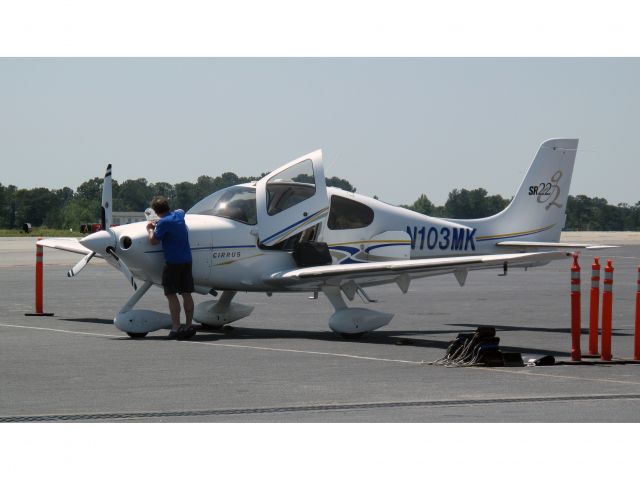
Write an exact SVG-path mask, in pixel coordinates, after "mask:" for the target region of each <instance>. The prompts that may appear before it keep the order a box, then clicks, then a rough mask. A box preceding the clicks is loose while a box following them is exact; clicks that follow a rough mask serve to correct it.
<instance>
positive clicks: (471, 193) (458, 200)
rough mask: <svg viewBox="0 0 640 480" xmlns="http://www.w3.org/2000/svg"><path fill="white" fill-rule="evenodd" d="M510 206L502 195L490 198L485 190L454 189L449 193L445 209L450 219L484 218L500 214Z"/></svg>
mask: <svg viewBox="0 0 640 480" xmlns="http://www.w3.org/2000/svg"><path fill="white" fill-rule="evenodd" d="M508 204H509V200H506V199H504V198H502V197H501V196H500V195H493V196H491V197H489V196H488V195H487V191H486V190H485V189H484V188H476V189H474V190H467V189H465V188H463V189H462V190H457V189H454V190H452V191H451V192H450V193H449V198H448V199H447V202H446V203H445V205H444V209H445V212H446V216H447V217H449V218H460V219H463V218H483V217H488V216H490V215H494V214H496V213H498V212H499V211H501V210H503V209H504V208H505V207H506V206H507V205H508Z"/></svg>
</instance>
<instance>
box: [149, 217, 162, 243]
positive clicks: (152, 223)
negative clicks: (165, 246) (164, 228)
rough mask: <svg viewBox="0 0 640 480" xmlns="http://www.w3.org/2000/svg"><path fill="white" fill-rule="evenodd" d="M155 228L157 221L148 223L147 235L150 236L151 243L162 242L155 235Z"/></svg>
mask: <svg viewBox="0 0 640 480" xmlns="http://www.w3.org/2000/svg"><path fill="white" fill-rule="evenodd" d="M155 229H156V224H155V222H149V223H147V236H148V237H149V243H150V244H151V245H158V244H159V243H160V240H158V239H157V238H156V237H154V236H153V234H154V232H155Z"/></svg>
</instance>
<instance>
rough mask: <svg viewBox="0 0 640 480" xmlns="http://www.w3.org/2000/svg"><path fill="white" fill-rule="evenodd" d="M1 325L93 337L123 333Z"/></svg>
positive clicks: (113, 336) (1, 324) (117, 336)
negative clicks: (110, 333)
mask: <svg viewBox="0 0 640 480" xmlns="http://www.w3.org/2000/svg"><path fill="white" fill-rule="evenodd" d="M0 327H11V328H26V329H29V330H44V331H47V332H56V333H71V334H73V335H89V336H93V337H109V338H121V337H122V335H109V334H106V333H92V332H77V331H75V330H61V329H58V328H45V327H27V326H26V325H10V324H8V323H0Z"/></svg>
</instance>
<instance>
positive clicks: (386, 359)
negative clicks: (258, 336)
mask: <svg viewBox="0 0 640 480" xmlns="http://www.w3.org/2000/svg"><path fill="white" fill-rule="evenodd" d="M180 343H191V344H194V345H204V346H208V347H231V348H250V349H253V350H266V351H271V352H285V353H306V354H308V355H327V356H332V357H345V358H355V359H357V360H374V361H377V362H395V363H409V364H412V365H423V364H424V362H416V361H413V360H398V359H394V358H379V357H363V356H361V355H348V354H346V353H332V352H316V351H314V350H294V349H291V348H272V347H256V346H253V345H238V344H234V343H203V342H193V341H189V340H182V341H181V342H180Z"/></svg>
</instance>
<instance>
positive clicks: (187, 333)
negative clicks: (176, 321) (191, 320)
mask: <svg viewBox="0 0 640 480" xmlns="http://www.w3.org/2000/svg"><path fill="white" fill-rule="evenodd" d="M180 333H181V337H180V340H188V339H190V338H191V337H193V336H194V335H195V334H196V327H194V326H193V325H189V326H188V327H184V329H182V331H181V332H180Z"/></svg>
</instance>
